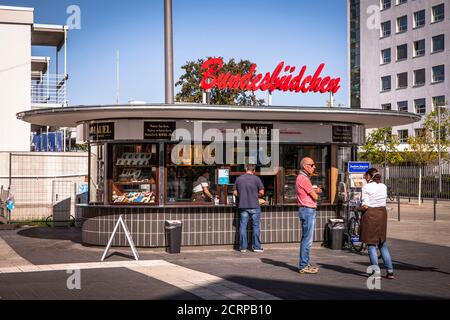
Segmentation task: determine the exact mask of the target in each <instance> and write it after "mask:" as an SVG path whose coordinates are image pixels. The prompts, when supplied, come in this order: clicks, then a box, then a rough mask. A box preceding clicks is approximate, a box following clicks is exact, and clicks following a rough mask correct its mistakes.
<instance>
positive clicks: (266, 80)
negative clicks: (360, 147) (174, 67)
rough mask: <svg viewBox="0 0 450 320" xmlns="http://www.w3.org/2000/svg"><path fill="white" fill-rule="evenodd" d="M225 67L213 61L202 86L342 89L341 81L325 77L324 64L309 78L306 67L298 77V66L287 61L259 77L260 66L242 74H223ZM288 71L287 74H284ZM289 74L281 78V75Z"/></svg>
mask: <svg viewBox="0 0 450 320" xmlns="http://www.w3.org/2000/svg"><path fill="white" fill-rule="evenodd" d="M222 67H223V60H222V58H211V59H208V60H206V61H205V62H204V63H203V65H202V70H205V71H204V72H203V78H202V80H201V81H200V87H201V88H202V89H204V90H208V89H212V88H214V87H217V88H218V89H234V90H245V91H250V90H251V91H257V90H261V91H266V90H269V91H271V92H272V91H275V90H280V91H291V92H293V91H295V92H300V91H301V92H303V93H306V92H321V93H325V92H332V93H336V92H337V91H338V90H339V89H340V81H341V78H331V77H329V76H326V77H323V78H322V77H321V76H320V74H321V72H322V70H323V68H324V67H325V64H324V63H321V64H320V65H319V66H318V67H317V69H316V72H315V73H314V74H313V75H307V76H306V77H305V72H306V66H303V67H302V68H301V69H300V72H299V73H298V75H296V76H294V74H293V73H294V71H295V69H296V68H295V67H293V66H289V65H287V66H284V61H282V62H280V63H279V64H278V65H277V67H276V68H275V69H274V70H273V72H272V73H270V72H267V73H266V74H265V75H264V76H263V74H262V73H257V74H255V71H256V64H253V65H252V66H251V68H250V72H249V73H247V74H243V75H241V74H240V73H238V74H231V73H230V72H227V73H220V72H219V71H220V69H222ZM283 70H284V71H283ZM282 72H283V73H285V74H284V75H282V76H281V77H280V74H281V73H282Z"/></svg>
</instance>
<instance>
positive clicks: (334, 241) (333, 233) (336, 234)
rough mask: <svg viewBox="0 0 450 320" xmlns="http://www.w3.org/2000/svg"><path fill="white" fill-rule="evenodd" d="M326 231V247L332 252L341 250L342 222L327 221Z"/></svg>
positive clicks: (343, 228) (336, 220)
mask: <svg viewBox="0 0 450 320" xmlns="http://www.w3.org/2000/svg"><path fill="white" fill-rule="evenodd" d="M327 229H328V247H329V248H330V249H332V250H342V247H343V246H344V230H345V227H344V220H342V219H329V220H328V224H327Z"/></svg>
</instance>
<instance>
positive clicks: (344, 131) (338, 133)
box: [333, 126, 353, 142]
mask: <svg viewBox="0 0 450 320" xmlns="http://www.w3.org/2000/svg"><path fill="white" fill-rule="evenodd" d="M333 142H353V131H352V126H333Z"/></svg>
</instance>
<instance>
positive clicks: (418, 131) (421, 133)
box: [414, 128, 426, 137]
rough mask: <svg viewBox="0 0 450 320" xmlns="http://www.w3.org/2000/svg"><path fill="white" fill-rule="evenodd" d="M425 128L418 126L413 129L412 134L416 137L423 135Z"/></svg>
mask: <svg viewBox="0 0 450 320" xmlns="http://www.w3.org/2000/svg"><path fill="white" fill-rule="evenodd" d="M425 132H426V131H425V129H424V128H418V129H414V134H415V136H416V137H425Z"/></svg>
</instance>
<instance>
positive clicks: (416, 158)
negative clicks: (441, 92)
mask: <svg viewBox="0 0 450 320" xmlns="http://www.w3.org/2000/svg"><path fill="white" fill-rule="evenodd" d="M437 108H438V107H436V108H435V110H433V111H432V112H430V113H428V114H427V115H426V116H425V119H424V122H423V129H422V133H421V134H420V135H418V136H417V135H416V136H415V137H409V139H408V144H409V149H408V150H407V151H406V158H407V159H408V160H409V161H411V162H412V163H415V164H418V165H427V164H436V163H437V161H438V159H439V153H440V154H441V159H444V160H445V159H448V150H449V148H450V137H449V134H448V130H449V128H450V112H449V110H448V108H443V107H442V106H441V107H440V111H439V112H438V110H437ZM439 114H440V129H441V135H440V143H439V133H438V128H439V121H438V115H439Z"/></svg>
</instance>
